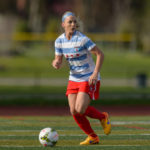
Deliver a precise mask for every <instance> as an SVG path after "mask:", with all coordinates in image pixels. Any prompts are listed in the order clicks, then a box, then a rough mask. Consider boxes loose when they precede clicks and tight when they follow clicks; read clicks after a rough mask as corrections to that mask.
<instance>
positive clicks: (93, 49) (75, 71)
mask: <svg viewBox="0 0 150 150" xmlns="http://www.w3.org/2000/svg"><path fill="white" fill-rule="evenodd" d="M62 27H63V29H64V31H65V33H63V34H62V35H60V36H59V37H58V38H57V39H56V41H55V59H54V60H53V62H52V66H53V67H54V68H56V69H59V68H60V67H61V64H62V59H63V56H64V57H65V58H66V60H67V61H68V63H69V66H70V76H69V82H68V87H67V91H66V96H67V97H68V103H69V106H70V112H71V114H72V116H73V118H74V120H75V121H76V123H77V124H78V126H79V127H80V128H81V129H82V130H83V131H84V132H85V133H86V134H87V135H88V137H87V138H86V139H85V141H83V142H81V143H80V145H92V144H97V143H99V138H98V136H97V135H96V133H95V132H94V131H93V129H92V128H91V125H90V122H89V121H88V119H87V116H88V117H91V118H94V119H98V120H99V121H100V122H101V125H102V127H103V129H104V133H105V134H106V135H108V134H109V133H110V132H111V124H110V122H109V120H108V113H106V112H103V113H101V112H99V111H98V110H97V109H95V108H94V107H92V106H90V101H91V99H93V100H96V99H98V97H99V88H100V74H99V72H100V69H101V66H102V64H103V60H104V54H103V52H102V51H101V50H100V49H99V48H98V47H97V46H96V44H95V43H93V42H92V41H91V40H90V39H89V38H88V37H87V36H85V35H84V34H82V33H81V32H79V31H78V30H77V27H78V23H77V19H76V16H75V14H74V13H72V12H66V13H64V15H63V16H62ZM91 54H94V55H96V65H95V64H94V62H93V59H92V56H91Z"/></svg>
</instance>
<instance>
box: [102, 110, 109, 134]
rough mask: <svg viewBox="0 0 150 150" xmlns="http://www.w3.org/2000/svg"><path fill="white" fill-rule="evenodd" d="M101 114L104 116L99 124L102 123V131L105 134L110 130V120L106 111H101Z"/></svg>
mask: <svg viewBox="0 0 150 150" xmlns="http://www.w3.org/2000/svg"><path fill="white" fill-rule="evenodd" d="M102 114H104V115H105V118H104V119H102V120H101V125H102V127H103V129H104V133H105V134H106V135H108V134H110V132H111V123H110V121H109V119H108V113H106V112H103V113H102Z"/></svg>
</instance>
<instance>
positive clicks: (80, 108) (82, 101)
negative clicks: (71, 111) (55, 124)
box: [74, 92, 99, 145]
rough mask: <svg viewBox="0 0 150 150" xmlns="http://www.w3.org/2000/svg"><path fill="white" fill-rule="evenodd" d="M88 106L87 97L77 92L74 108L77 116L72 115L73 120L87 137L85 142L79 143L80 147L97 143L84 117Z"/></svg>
mask: <svg viewBox="0 0 150 150" xmlns="http://www.w3.org/2000/svg"><path fill="white" fill-rule="evenodd" d="M89 104H90V97H89V95H88V94H87V93H85V92H79V93H78V94H77V98H76V106H75V110H76V112H77V114H76V115H74V119H75V120H76V122H77V123H78V125H79V127H80V128H81V129H82V130H83V131H84V132H85V133H86V134H87V135H88V138H86V140H85V141H83V142H81V143H80V145H90V144H97V143H99V138H98V136H97V135H96V134H95V133H94V131H93V129H92V128H91V125H90V122H89V121H88V119H87V118H86V116H85V115H84V113H85V111H86V109H87V107H88V106H89Z"/></svg>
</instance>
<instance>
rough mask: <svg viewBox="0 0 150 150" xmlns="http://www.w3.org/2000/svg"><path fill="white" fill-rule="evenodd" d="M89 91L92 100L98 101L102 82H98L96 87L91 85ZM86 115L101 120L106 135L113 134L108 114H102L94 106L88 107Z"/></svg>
mask: <svg viewBox="0 0 150 150" xmlns="http://www.w3.org/2000/svg"><path fill="white" fill-rule="evenodd" d="M88 89H89V91H88V94H89V96H90V98H91V99H98V98H99V89H100V81H98V82H97V84H96V85H91V86H89V87H88ZM85 115H86V116H88V117H90V118H94V119H99V120H100V122H101V125H102V127H103V129H104V133H105V134H107V135H108V134H109V133H110V132H111V123H110V121H109V119H108V118H109V117H108V113H106V112H102V113H101V112H100V111H98V110H97V109H95V108H94V107H92V106H88V108H87V109H86V111H85Z"/></svg>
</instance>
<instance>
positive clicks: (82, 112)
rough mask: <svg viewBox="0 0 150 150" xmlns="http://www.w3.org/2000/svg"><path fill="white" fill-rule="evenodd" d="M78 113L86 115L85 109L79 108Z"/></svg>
mask: <svg viewBox="0 0 150 150" xmlns="http://www.w3.org/2000/svg"><path fill="white" fill-rule="evenodd" d="M76 112H77V113H78V114H81V115H82V114H84V113H85V110H84V109H83V108H81V107H78V108H77V109H76Z"/></svg>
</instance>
